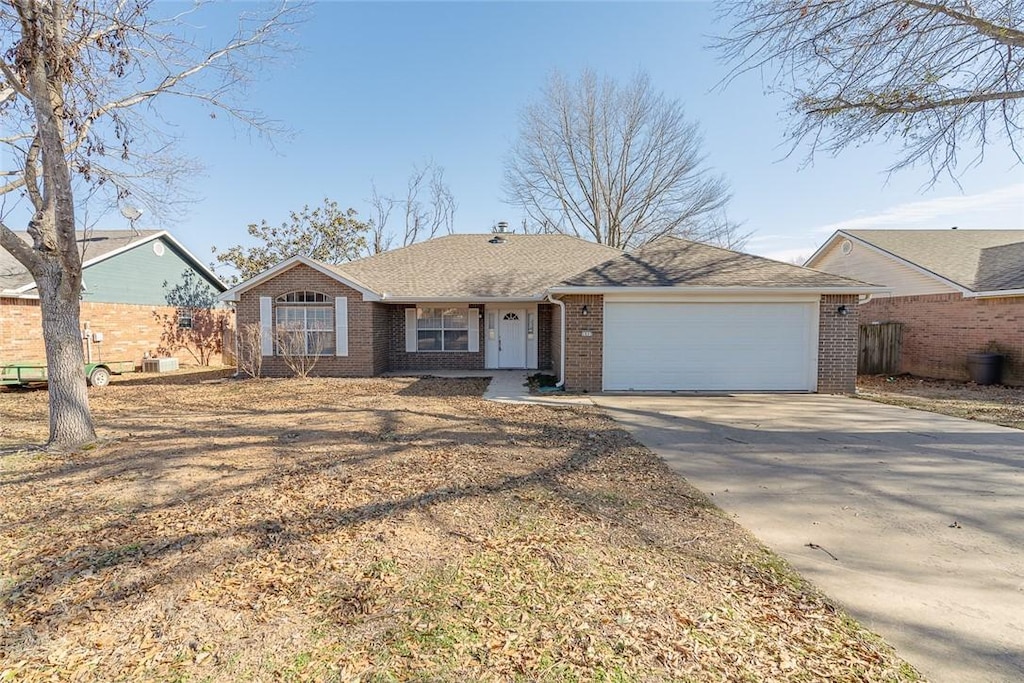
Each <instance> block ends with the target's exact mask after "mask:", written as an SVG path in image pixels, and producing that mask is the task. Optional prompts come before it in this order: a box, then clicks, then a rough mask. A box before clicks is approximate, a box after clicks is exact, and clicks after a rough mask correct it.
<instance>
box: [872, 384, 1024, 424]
mask: <svg viewBox="0 0 1024 683" xmlns="http://www.w3.org/2000/svg"><path fill="white" fill-rule="evenodd" d="M857 395H858V396H861V397H862V398H867V399H870V400H872V401H878V402H879V403H889V404H892V405H897V406H903V407H905V408H916V409H918V410H927V411H929V412H933V413H942V414H943V415H952V416H954V417H962V418H966V419H968V420H979V421H981V422H991V423H993V424H998V425H1003V426H1004V427H1014V428H1016V429H1024V388H1021V387H1006V386H1000V385H993V386H983V385H980V384H974V383H973V382H954V381H951V380H942V379H921V378H918V377H911V376H910V375H900V376H898V377H886V376H881V375H878V376H861V377H858V378H857Z"/></svg>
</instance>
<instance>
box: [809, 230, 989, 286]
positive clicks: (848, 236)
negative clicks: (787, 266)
mask: <svg viewBox="0 0 1024 683" xmlns="http://www.w3.org/2000/svg"><path fill="white" fill-rule="evenodd" d="M840 235H842V236H843V237H844V238H845V239H848V240H850V241H852V242H856V243H857V244H859V245H861V246H862V247H864V248H866V249H868V250H870V251H873V252H875V253H876V254H880V255H881V256H886V257H888V258H891V259H894V260H896V261H898V262H899V263H902V264H903V265H905V266H908V267H910V268H911V269H913V270H914V271H916V272H918V273H920V274H921V275H926V276H927V277H930V278H932V279H933V280H938V281H939V282H941V283H942V284H944V285H946V286H948V287H952V288H953V289H955V290H956V291H958V292H960V293H961V294H963V295H964V296H965V297H968V296H971V295H972V294H973V292H972V291H971V290H970V289H967V288H966V287H964V286H963V285H959V284H957V283H955V282H953V281H952V280H947V279H946V278H944V277H942V276H941V275H939V274H938V273H933V272H932V271H930V270H928V269H927V268H922V267H921V266H919V265H917V264H916V263H914V262H913V261H908V260H907V259H905V258H902V257H900V256H897V255H896V254H894V253H892V252H891V251H886V250H885V249H882V248H881V247H876V246H875V245H874V244H871V242H865V241H864V240H862V239H860V238H859V237H857V236H856V235H851V234H850V233H848V232H843V231H842V230H839V231H837V232H836V234H835V235H833V236H832V238H831V239H830V240H829V241H832V239H835V238H836V237H839V236H840ZM825 244H826V245H827V244H828V242H826V243H825ZM824 248H825V247H824V246H823V247H822V249H824ZM819 252H821V249H819V250H818V251H816V252H814V255H813V256H811V258H809V259H807V263H810V262H811V261H813V260H814V258H815V257H816V256H817V255H818V253H819ZM811 267H813V266H811Z"/></svg>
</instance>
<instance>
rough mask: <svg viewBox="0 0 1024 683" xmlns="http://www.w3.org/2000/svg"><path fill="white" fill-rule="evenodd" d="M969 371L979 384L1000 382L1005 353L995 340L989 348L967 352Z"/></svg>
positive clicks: (974, 380) (973, 379) (972, 378)
mask: <svg viewBox="0 0 1024 683" xmlns="http://www.w3.org/2000/svg"><path fill="white" fill-rule="evenodd" d="M967 373H968V374H969V375H970V376H971V381H972V382H975V383H977V384H1000V383H1001V381H1002V375H1003V354H1001V353H999V348H998V347H997V346H996V344H995V342H989V345H988V349H986V350H985V351H976V352H974V353H968V354H967Z"/></svg>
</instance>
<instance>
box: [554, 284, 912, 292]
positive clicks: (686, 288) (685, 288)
mask: <svg viewBox="0 0 1024 683" xmlns="http://www.w3.org/2000/svg"><path fill="white" fill-rule="evenodd" d="M548 292H550V293H551V294H624V293H627V292H629V293H638V294H673V293H684V292H685V293H687V294H746V293H751V294H753V293H757V294H885V293H888V292H892V288H891V287H879V286H877V285H853V286H825V287H822V286H805V287H798V286H780V287H755V286H743V285H727V286H722V285H666V286H655V287H628V286H599V287H583V286H564V287H551V288H549V289H548Z"/></svg>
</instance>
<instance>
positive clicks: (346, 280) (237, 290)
mask: <svg viewBox="0 0 1024 683" xmlns="http://www.w3.org/2000/svg"><path fill="white" fill-rule="evenodd" d="M298 264H302V265H304V266H308V267H309V268H312V269H313V270H315V271H317V272H320V273H323V274H324V275H326V276H327V277H329V278H332V279H334V280H337V281H338V282H340V283H341V284H343V285H345V286H347V287H351V288H352V289H354V290H356V291H357V292H359V293H360V294H362V295H363V301H381V300H382V299H383V297H382V296H381V295H380V294H378V293H377V292H375V291H373V290H372V289H370V288H369V287H367V286H366V285H364V284H362V283H361V282H359V281H358V280H355V279H354V278H351V277H348V276H346V275H342V274H341V273H339V272H337V271H335V270H332V269H331V268H328V267H326V266H325V265H323V264H322V263H320V262H319V261H314V260H313V259H311V258H309V257H307V256H302V255H298V256H292V257H291V258H288V259H285V260H284V261H281V262H280V263H278V264H277V265H275V266H272V267H270V268H267V269H266V270H265V271H263V272H262V273H260V274H259V275H255V276H253V277H251V278H249V279H248V280H246V281H245V282H240V283H238V284H237V285H235V286H234V287H231V288H230V289H228V290H226V291H225V292H223V293H222V294H221V295H220V296H218V297H217V300H218V301H223V302H235V301H238V297H239V296H240V295H241V294H242V293H243V292H245V291H247V290H250V289H252V288H253V287H255V286H256V285H258V284H260V283H262V282H266V281H267V280H270V279H272V278H274V277H276V276H277V275H279V274H281V273H283V272H284V271H286V270H288V269H289V268H292V267H294V266H296V265H298Z"/></svg>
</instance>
